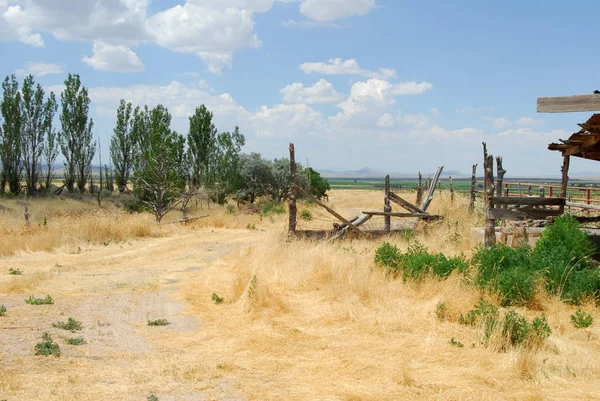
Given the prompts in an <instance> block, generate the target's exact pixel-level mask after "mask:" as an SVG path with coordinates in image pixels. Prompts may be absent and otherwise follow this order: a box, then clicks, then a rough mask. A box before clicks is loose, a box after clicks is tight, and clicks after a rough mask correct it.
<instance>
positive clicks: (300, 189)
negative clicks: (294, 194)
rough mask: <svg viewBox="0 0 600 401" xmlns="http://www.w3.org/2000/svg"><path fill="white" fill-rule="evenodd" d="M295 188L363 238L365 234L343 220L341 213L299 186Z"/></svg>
mask: <svg viewBox="0 0 600 401" xmlns="http://www.w3.org/2000/svg"><path fill="white" fill-rule="evenodd" d="M292 186H293V187H294V189H295V190H296V191H298V192H300V193H301V194H302V195H304V196H306V197H307V198H308V199H311V200H312V201H313V202H315V203H316V204H317V205H319V206H321V207H322V208H323V209H325V210H327V211H328V212H329V213H331V214H332V215H333V216H334V217H335V218H337V219H338V220H339V221H341V222H342V223H344V224H346V225H347V226H348V227H350V229H351V230H352V231H354V232H355V233H356V234H357V235H358V236H359V237H362V236H363V232H362V231H360V230H359V229H358V228H356V226H355V225H353V224H352V223H350V222H349V221H348V220H346V219H345V218H343V217H342V216H341V215H340V214H339V213H337V212H336V211H335V210H333V209H332V208H330V207H329V206H327V205H326V204H324V203H323V202H321V201H320V200H318V199H317V198H315V197H314V196H312V195H311V194H309V193H308V192H306V191H305V190H303V189H302V188H300V187H299V186H298V185H296V184H294V185H292Z"/></svg>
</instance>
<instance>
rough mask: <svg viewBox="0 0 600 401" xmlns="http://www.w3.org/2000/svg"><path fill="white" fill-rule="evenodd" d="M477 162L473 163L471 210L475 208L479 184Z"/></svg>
mask: <svg viewBox="0 0 600 401" xmlns="http://www.w3.org/2000/svg"><path fill="white" fill-rule="evenodd" d="M476 175H477V164H473V174H472V175H471V201H470V203H469V211H470V212H472V211H473V210H474V209H475V186H476V185H477V176H476Z"/></svg>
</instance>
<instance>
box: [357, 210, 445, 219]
mask: <svg viewBox="0 0 600 401" xmlns="http://www.w3.org/2000/svg"><path fill="white" fill-rule="evenodd" d="M362 213H363V214H368V215H371V216H391V217H419V218H425V219H440V218H442V216H439V215H435V214H429V213H398V212H389V213H388V212H379V211H365V212H362Z"/></svg>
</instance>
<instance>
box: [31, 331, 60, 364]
mask: <svg viewBox="0 0 600 401" xmlns="http://www.w3.org/2000/svg"><path fill="white" fill-rule="evenodd" d="M42 340H43V341H42V342H39V343H37V344H36V345H35V354H36V355H43V356H48V355H54V356H55V357H57V358H58V357H59V356H60V347H59V346H58V344H57V343H55V342H54V340H53V339H52V337H51V336H50V334H49V333H46V332H45V333H44V334H42Z"/></svg>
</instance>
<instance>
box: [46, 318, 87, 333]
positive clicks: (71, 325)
mask: <svg viewBox="0 0 600 401" xmlns="http://www.w3.org/2000/svg"><path fill="white" fill-rule="evenodd" d="M52 327H56V328H57V329H63V330H69V331H70V332H75V331H79V330H81V329H82V326H81V322H78V321H77V320H75V319H73V318H71V317H70V318H68V319H67V322H66V323H64V322H56V323H52Z"/></svg>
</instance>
